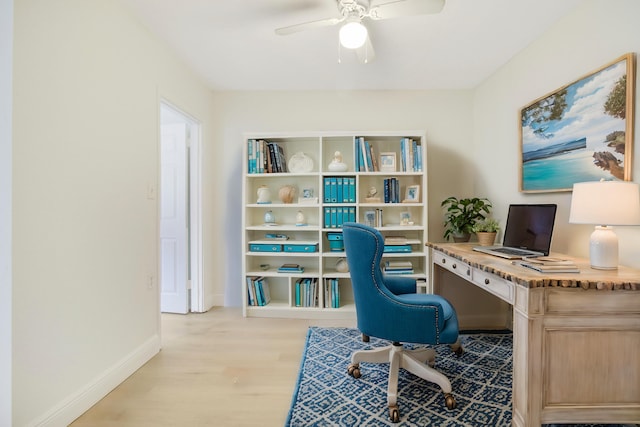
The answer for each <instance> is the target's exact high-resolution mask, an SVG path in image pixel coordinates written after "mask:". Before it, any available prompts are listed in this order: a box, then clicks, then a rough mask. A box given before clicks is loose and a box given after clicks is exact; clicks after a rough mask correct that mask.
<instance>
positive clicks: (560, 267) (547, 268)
mask: <svg viewBox="0 0 640 427" xmlns="http://www.w3.org/2000/svg"><path fill="white" fill-rule="evenodd" d="M516 265H519V266H521V267H525V268H529V269H531V270H535V271H537V272H540V273H580V269H579V268H578V266H576V265H575V264H546V265H545V264H542V263H535V262H530V261H529V262H528V261H519V262H516Z"/></svg>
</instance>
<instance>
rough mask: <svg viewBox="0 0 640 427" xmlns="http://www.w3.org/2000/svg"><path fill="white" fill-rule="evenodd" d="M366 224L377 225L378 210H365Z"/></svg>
mask: <svg viewBox="0 0 640 427" xmlns="http://www.w3.org/2000/svg"><path fill="white" fill-rule="evenodd" d="M364 224H365V225H368V226H369V227H375V226H376V211H365V212H364Z"/></svg>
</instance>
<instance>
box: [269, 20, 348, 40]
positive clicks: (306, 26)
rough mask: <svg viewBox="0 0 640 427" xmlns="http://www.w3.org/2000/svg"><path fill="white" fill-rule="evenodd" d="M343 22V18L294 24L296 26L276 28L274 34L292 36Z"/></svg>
mask: <svg viewBox="0 0 640 427" xmlns="http://www.w3.org/2000/svg"><path fill="white" fill-rule="evenodd" d="M343 20H344V18H327V19H321V20H319V21H311V22H304V23H302V24H296V25H290V26H288V27H282V28H278V29H276V34H278V35H281V36H285V35H287V34H293V33H297V32H299V31H306V30H312V29H315V28H321V27H329V26H331V25H336V24H338V23H340V22H342V21H343Z"/></svg>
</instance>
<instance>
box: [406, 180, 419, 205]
mask: <svg viewBox="0 0 640 427" xmlns="http://www.w3.org/2000/svg"><path fill="white" fill-rule="evenodd" d="M402 203H420V185H418V184H416V185H407V191H406V194H405V197H404V200H403V201H402Z"/></svg>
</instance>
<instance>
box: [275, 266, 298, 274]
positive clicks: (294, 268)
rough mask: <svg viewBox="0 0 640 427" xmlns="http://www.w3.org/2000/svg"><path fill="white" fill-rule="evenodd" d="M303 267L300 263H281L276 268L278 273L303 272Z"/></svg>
mask: <svg viewBox="0 0 640 427" xmlns="http://www.w3.org/2000/svg"><path fill="white" fill-rule="evenodd" d="M303 272H304V267H303V266H301V265H300V264H282V265H281V266H280V267H279V268H278V273H303Z"/></svg>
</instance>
